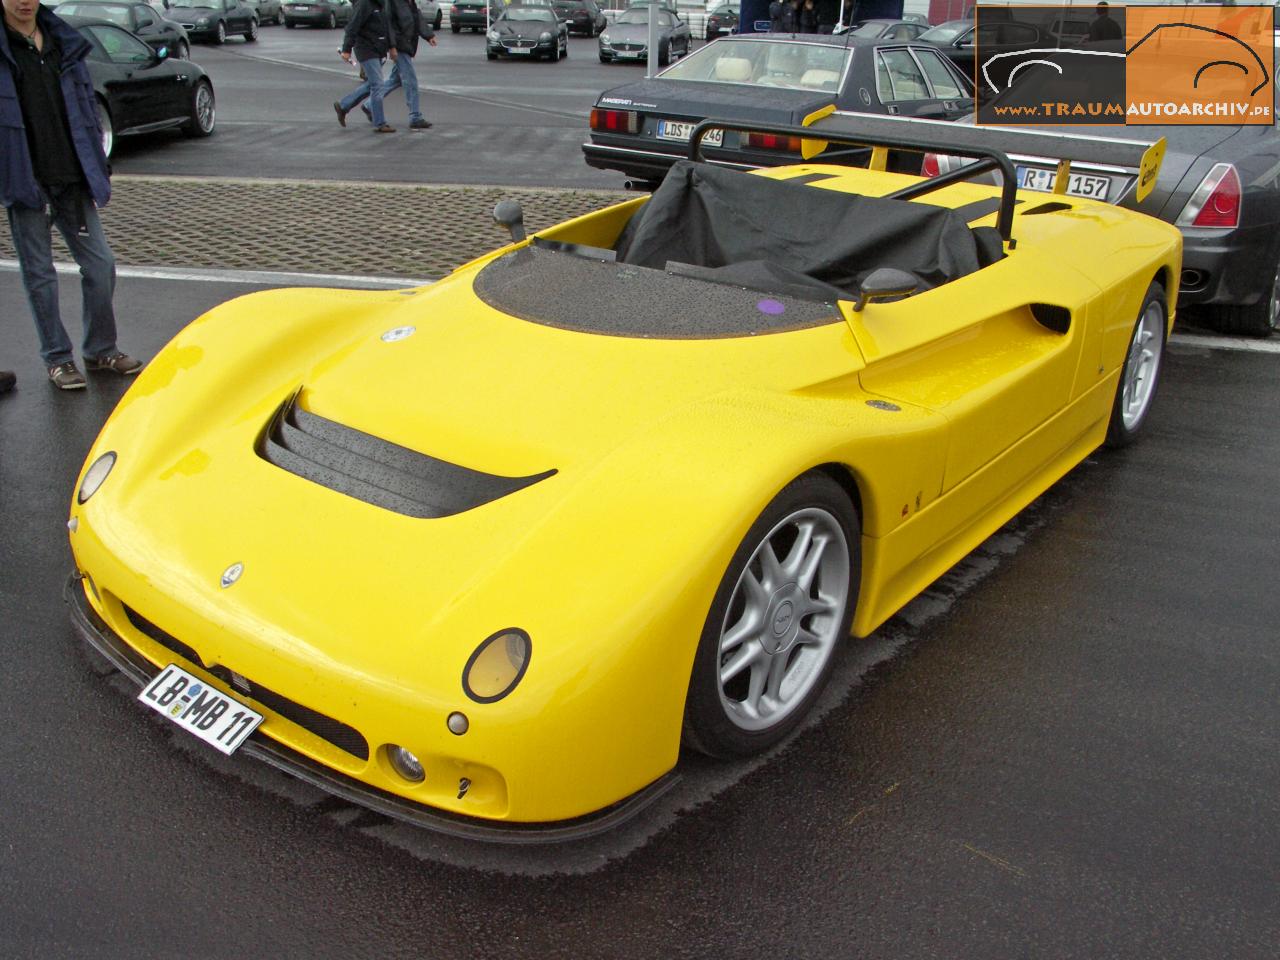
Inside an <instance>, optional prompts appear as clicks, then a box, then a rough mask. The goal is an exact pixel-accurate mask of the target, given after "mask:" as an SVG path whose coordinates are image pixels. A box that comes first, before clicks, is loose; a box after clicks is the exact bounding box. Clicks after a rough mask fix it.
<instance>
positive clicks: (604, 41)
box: [599, 4, 692, 65]
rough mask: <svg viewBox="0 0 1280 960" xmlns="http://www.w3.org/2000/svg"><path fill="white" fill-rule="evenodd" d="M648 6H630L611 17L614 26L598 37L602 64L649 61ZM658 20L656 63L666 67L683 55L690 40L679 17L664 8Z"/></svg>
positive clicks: (686, 28)
mask: <svg viewBox="0 0 1280 960" xmlns="http://www.w3.org/2000/svg"><path fill="white" fill-rule="evenodd" d="M649 6H650V4H632V5H631V6H630V7H628V8H627V9H626V10H623V11H622V12H621V13H620V14H618V15H617V16H616V17H614V19H613V23H611V24H609V27H608V29H607V30H606V31H605V32H604V33H602V34H600V41H599V53H600V62H601V63H613V62H614V61H616V60H630V61H631V62H633V63H645V62H647V61H648V58H649ZM657 17H658V63H660V64H663V65H665V64H668V63H670V62H671V60H672V59H673V58H675V57H682V56H685V55H686V54H687V53H688V52H689V44H690V43H691V42H692V41H691V39H690V34H689V25H688V24H687V23H685V22H684V21H683V20H681V19H680V14H678V13H676V12H675V11H674V10H671V9H669V8H667V7H659V9H658V11H657Z"/></svg>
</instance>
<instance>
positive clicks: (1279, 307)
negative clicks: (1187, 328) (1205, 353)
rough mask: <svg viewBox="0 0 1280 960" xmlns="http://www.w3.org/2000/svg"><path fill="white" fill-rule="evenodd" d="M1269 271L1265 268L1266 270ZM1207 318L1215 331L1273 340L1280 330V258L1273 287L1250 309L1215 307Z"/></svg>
mask: <svg viewBox="0 0 1280 960" xmlns="http://www.w3.org/2000/svg"><path fill="white" fill-rule="evenodd" d="M1264 269H1265V268H1264ZM1204 318H1205V320H1206V322H1208V324H1209V325H1210V326H1211V327H1213V328H1214V329H1215V330H1220V331H1222V332H1223V333H1240V334H1244V335H1245V336H1248V337H1269V336H1271V335H1272V334H1273V333H1276V332H1277V331H1280V256H1277V257H1276V268H1275V273H1274V274H1273V275H1272V279H1271V288H1270V290H1269V291H1266V292H1264V293H1263V294H1262V296H1261V297H1259V298H1258V302H1257V303H1254V304H1250V305H1249V306H1247V307H1246V306H1241V305H1238V304H1226V303H1224V304H1212V305H1209V306H1207V307H1205V308H1204Z"/></svg>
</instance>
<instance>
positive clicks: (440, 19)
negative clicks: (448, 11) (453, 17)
mask: <svg viewBox="0 0 1280 960" xmlns="http://www.w3.org/2000/svg"><path fill="white" fill-rule="evenodd" d="M443 22H444V12H443V11H441V10H437V11H436V22H435V23H433V24H432V25H431V29H432V30H435V31H437V32H439V30H440V24H442V23H443Z"/></svg>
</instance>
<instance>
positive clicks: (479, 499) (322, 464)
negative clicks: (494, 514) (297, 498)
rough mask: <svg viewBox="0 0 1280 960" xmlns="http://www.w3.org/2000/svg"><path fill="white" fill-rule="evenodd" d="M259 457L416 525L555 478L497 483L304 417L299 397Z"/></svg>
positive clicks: (282, 412) (277, 420)
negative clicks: (409, 519)
mask: <svg viewBox="0 0 1280 960" xmlns="http://www.w3.org/2000/svg"><path fill="white" fill-rule="evenodd" d="M258 454H259V456H261V457H262V458H263V459H264V460H266V461H267V462H268V463H272V464H275V465H276V466H277V467H279V468H280V469H282V470H288V471H289V472H290V473H292V474H294V475H296V476H299V477H302V478H303V479H305V480H310V481H311V482H312V483H318V484H320V486H322V487H327V488H328V489H330V490H334V491H336V492H338V493H341V494H345V495H346V496H348V497H354V498H355V499H357V500H363V501H364V502H365V503H371V504H373V505H374V506H377V507H382V508H383V509H384V510H391V511H392V512H394V513H399V514H403V515H404V516H406V517H417V518H420V519H428V518H434V517H449V516H453V515H454V514H458V513H464V512H465V511H467V510H471V509H474V508H475V507H479V506H482V505H484V504H486V503H490V502H492V501H494V500H499V499H501V498H502V497H505V496H507V495H508V494H511V493H515V492H516V491H517V490H521V489H523V488H525V487H527V486H530V485H531V484H534V483H537V482H538V481H539V480H545V479H546V478H547V477H550V476H552V475H553V474H554V473H555V472H556V471H555V470H547V471H546V472H544V473H539V474H536V475H534V476H529V477H499V476H495V475H494V474H490V473H481V472H480V471H477V470H471V469H468V468H467V467H460V466H458V465H457V464H453V463H447V462H446V461H444V460H437V459H436V458H435V457H429V456H427V455H426V454H422V453H418V452H416V451H414V450H410V449H408V448H407V447H401V446H399V445H398V444H394V443H391V442H389V441H387V440H382V439H379V438H378V437H375V436H372V435H370V434H367V433H362V432H360V431H359V430H353V429H352V428H350V427H344V426H343V425H342V424H339V423H335V422H334V421H332V420H326V419H325V418H324V417H318V416H316V415H315V414H313V413H308V412H307V411H305V410H303V409H301V408H300V407H299V406H298V404H297V394H294V395H293V396H291V397H290V398H289V399H288V400H286V401H285V402H284V404H282V405H281V407H280V409H279V410H277V411H276V413H275V415H274V416H273V417H272V418H271V423H270V424H269V425H268V427H267V430H266V432H265V433H264V434H263V437H262V440H261V441H260V442H259V444H258Z"/></svg>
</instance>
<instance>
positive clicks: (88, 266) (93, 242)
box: [8, 191, 116, 367]
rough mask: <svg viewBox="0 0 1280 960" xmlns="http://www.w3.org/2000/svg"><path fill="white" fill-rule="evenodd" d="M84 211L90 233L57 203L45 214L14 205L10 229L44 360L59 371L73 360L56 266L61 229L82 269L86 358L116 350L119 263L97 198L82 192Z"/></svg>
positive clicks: (86, 227)
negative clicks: (100, 216) (55, 238)
mask: <svg viewBox="0 0 1280 960" xmlns="http://www.w3.org/2000/svg"><path fill="white" fill-rule="evenodd" d="M80 208H81V210H80V213H81V216H82V218H83V220H84V230H83V232H80V229H79V227H80V225H79V224H78V223H75V222H73V221H72V220H71V219H70V217H69V216H68V214H69V212H70V211H67V210H59V209H58V205H56V204H53V205H50V206H49V207H47V208H46V209H42V210H32V209H31V208H29V207H18V206H13V207H9V209H8V213H9V229H10V231H12V233H13V245H14V248H15V249H16V250H17V253H18V264H19V266H20V267H21V268H22V285H23V286H24V287H25V288H26V291H27V302H28V303H29V304H31V315H32V316H33V317H34V318H35V321H36V335H37V336H38V337H39V338H40V356H41V357H42V358H43V359H44V365H45V366H46V367H56V366H58V365H59V364H62V363H66V362H67V361H68V360H71V359H73V357H72V350H71V340H70V338H68V337H67V331H66V328H65V327H63V325H62V318H61V316H60V315H59V312H58V274H57V272H56V271H55V270H54V268H53V243H52V240H53V234H52V231H51V229H50V226H51V225H52V226H56V227H57V228H58V232H59V233H61V234H62V238H63V239H64V240H65V241H66V242H67V247H68V248H69V249H70V250H71V255H72V256H73V257H75V260H76V263H78V264H79V265H80V292H81V299H82V301H83V304H84V310H83V324H84V343H83V345H82V350H83V352H84V355H85V356H86V357H103V356H106V355H107V354H110V353H114V352H115V350H116V314H115V310H114V309H113V308H112V306H111V298H112V297H113V296H114V295H115V290H116V260H115V257H114V256H112V254H111V247H110V246H108V245H107V236H106V234H105V233H103V232H102V221H100V220H99V219H98V209H97V207H95V206H94V203H93V198H92V197H90V196H89V194H88V193H87V192H85V191H81V197H80Z"/></svg>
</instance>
